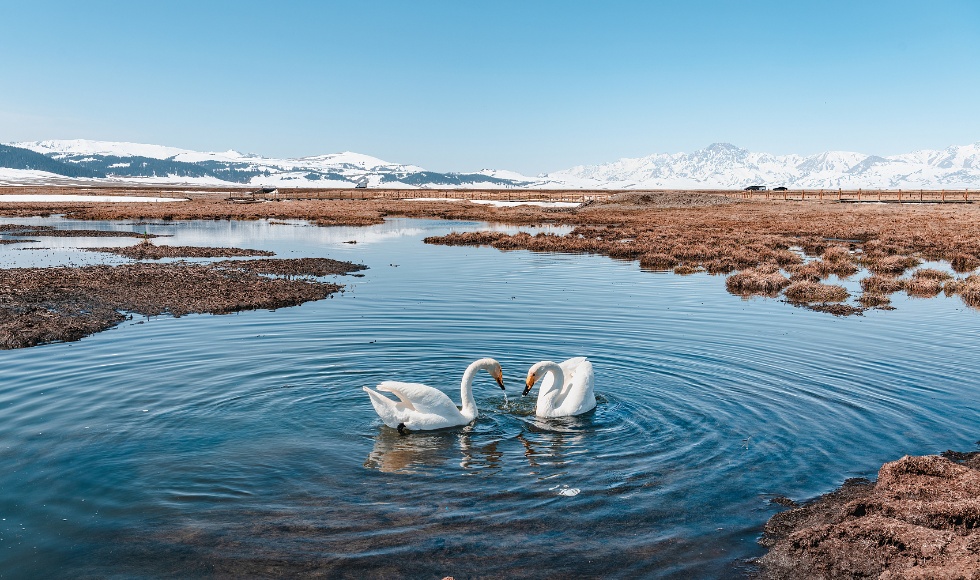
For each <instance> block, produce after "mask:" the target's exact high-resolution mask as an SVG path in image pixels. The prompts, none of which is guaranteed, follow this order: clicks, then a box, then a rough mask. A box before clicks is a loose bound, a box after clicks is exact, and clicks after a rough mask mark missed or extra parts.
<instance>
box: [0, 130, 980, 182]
mask: <svg viewBox="0 0 980 580" xmlns="http://www.w3.org/2000/svg"><path fill="white" fill-rule="evenodd" d="M8 145H9V146H8V147H7V148H6V149H0V166H6V167H11V168H18V167H20V168H22V169H24V170H27V169H30V170H35V171H36V170H38V169H43V170H44V171H48V172H52V173H54V174H57V175H60V176H63V177H62V178H60V179H59V180H58V182H59V183H61V182H63V181H64V178H67V177H71V178H75V179H83V178H84V179H86V180H87V181H92V180H94V181H100V182H104V181H108V182H122V183H145V184H175V185H176V184H195V185H214V186H222V185H223V186H230V185H237V186H243V185H244V186H249V187H251V186H260V185H261V186H270V185H271V186H277V187H353V186H354V185H355V184H357V183H358V181H361V180H364V179H366V180H367V182H368V186H369V187H384V188H535V189H562V188H567V189H683V188H691V189H730V188H743V187H746V186H748V185H767V186H770V187H773V186H779V185H782V186H786V187H789V188H794V189H795V188H810V189H817V188H824V189H832V188H833V189H836V188H838V187H840V188H844V189H857V188H868V189H873V188H888V189H919V188H936V189H939V188H945V189H962V188H980V142H977V143H973V144H970V145H962V146H954V147H948V148H946V149H943V150H941V151H932V150H921V151H914V152H911V153H905V154H902V155H894V156H890V157H879V156H875V155H868V154H864V153H854V152H846V151H829V152H825V153H819V154H816V155H810V156H802V155H793V154H791V155H772V154H769V153H754V152H750V151H747V150H745V149H741V148H739V147H736V146H734V145H730V144H728V143H715V144H712V145H710V146H708V147H705V148H704V149H700V150H697V151H694V152H693V153H656V154H653V155H649V156H646V157H639V158H624V159H620V160H618V161H613V162H610V163H604V164H599V165H582V166H577V167H572V168H570V169H566V170H562V171H556V172H553V173H546V174H541V175H538V176H536V177H529V176H525V175H521V174H520V173H516V172H513V171H507V170H498V169H482V170H480V171H476V172H472V173H439V172H433V171H427V170H425V169H423V168H421V167H418V166H415V165H404V164H399V163H391V162H388V161H384V160H381V159H378V158H376V157H371V156H369V155H363V154H360V153H352V152H343V153H332V154H327V155H316V156H310V157H301V158H297V159H285V158H284V159H277V158H267V157H262V156H260V155H254V154H247V153H239V152H238V151H233V150H229V151H224V152H199V151H191V150H187V149H178V148H175V147H165V146H160V145H145V144H140V143H119V142H109V141H89V140H85V139H74V140H54V141H35V142H23V143H11V144H8ZM18 148H19V149H18ZM25 150H28V151H25ZM18 151H19V153H18ZM4 152H6V153H4ZM29 152H34V153H35V154H38V153H39V154H42V155H43V156H45V157H46V158H48V159H50V160H52V162H53V163H51V164H50V166H49V167H48V166H46V167H43V168H42V167H40V166H39V164H38V163H37V162H36V160H35V162H34V163H32V164H29V165H24V162H23V159H25V158H27V157H26V154H27V153H29ZM5 155H6V157H4V156H5ZM15 157H16V159H15ZM5 158H6V159H7V162H6V163H5V162H4V160H5ZM11 160H13V161H11ZM102 176H104V177H102ZM26 177H27V176H26V174H25V178H26ZM38 179H41V177H39V176H38V175H37V174H36V173H35V174H32V175H31V176H30V179H29V181H31V182H33V183H36V182H37V180H38ZM11 180H13V181H16V177H15V176H12V174H9V172H8V174H5V179H4V181H5V182H7V183H10V182H11Z"/></svg>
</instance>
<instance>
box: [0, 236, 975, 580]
mask: <svg viewBox="0 0 980 580" xmlns="http://www.w3.org/2000/svg"><path fill="white" fill-rule="evenodd" d="M3 221H4V222H5V223H12V222H18V221H19V222H21V223H33V224H51V225H56V226H57V227H69V226H73V227H79V228H86V229H91V228H96V227H98V228H104V229H129V230H134V231H138V232H143V231H144V229H145V230H146V231H148V232H149V233H159V234H169V235H172V236H173V237H171V238H162V239H159V240H157V243H172V244H179V245H214V246H238V247H248V248H259V249H269V250H273V251H275V252H277V254H278V255H279V256H280V257H302V256H325V257H331V258H336V259H343V260H351V261H355V262H360V263H364V264H366V265H368V266H369V267H370V269H368V270H366V271H364V272H363V274H364V276H363V277H338V278H337V281H339V282H341V283H344V284H346V286H347V287H346V291H345V292H344V293H343V294H338V295H336V296H335V297H334V298H332V299H326V300H322V301H319V302H313V303H307V304H304V305H301V306H297V307H293V308H284V309H280V310H277V311H274V312H269V311H254V312H243V313H239V314H234V315H225V316H210V315H201V316H186V317H182V318H177V319H175V318H170V317H156V318H150V319H146V318H140V317H136V318H134V319H133V320H131V321H129V322H127V323H124V324H123V325H121V326H119V327H117V328H115V329H112V330H109V331H107V332H103V333H100V334H96V335H94V336H91V337H88V338H85V339H83V340H81V341H79V342H75V343H66V344H51V345H46V346H41V347H35V348H31V349H26V350H16V351H0V367H2V368H3V371H2V374H0V519H2V521H0V577H2V578H18V577H38V578H40V577H65V576H71V577H108V578H114V577H119V578H128V577H134V576H138V577H163V576H166V577H201V576H236V577H241V576H275V575H287V576H293V575H299V576H302V575H325V576H328V577H351V578H361V577H382V576H383V577H388V578H400V577H407V578H428V577H432V578H441V577H443V576H447V575H452V576H455V577H456V578H457V579H460V578H467V577H499V576H517V575H524V574H527V575H533V577H536V578H549V577H556V578H557V577H571V576H578V577H606V578H615V577H655V578H695V577H699V578H717V577H740V576H743V575H744V574H745V573H746V570H748V569H749V566H748V564H747V563H746V562H747V560H749V559H751V558H753V557H758V556H760V555H762V553H763V550H762V548H760V547H759V545H758V544H757V539H758V537H759V535H760V533H761V529H762V525H763V524H764V523H765V521H766V520H767V519H768V518H769V517H770V516H771V515H772V514H774V513H776V512H777V511H779V510H781V509H783V508H781V507H779V506H778V505H774V504H771V503H770V500H771V499H772V498H773V497H774V496H775V495H785V496H788V497H790V498H793V499H796V500H803V499H807V498H811V497H813V496H815V495H817V494H820V493H824V492H827V491H830V490H831V489H833V488H835V487H836V486H838V485H840V484H841V483H842V482H843V480H844V479H845V478H848V477H873V476H874V475H875V473H876V470H877V469H878V467H879V466H880V465H881V464H882V463H883V462H885V461H890V460H894V459H897V458H898V457H900V456H902V455H903V454H924V453H936V452H939V451H942V450H945V449H947V448H952V449H959V450H969V449H972V448H974V446H975V442H976V440H977V439H978V438H980V433H978V424H977V416H978V404H977V394H978V390H980V389H978V384H977V379H976V377H977V376H978V375H980V357H977V356H976V355H975V353H976V352H977V349H978V347H980V333H978V332H976V328H977V325H978V322H980V314H978V313H977V312H976V311H973V310H970V309H969V308H966V307H965V306H963V304H962V303H961V302H960V301H959V299H956V298H952V299H950V298H944V297H939V298H934V299H928V300H913V299H904V298H901V297H900V295H896V296H895V297H894V298H895V300H894V304H895V306H897V310H894V311H890V312H882V311H871V312H868V313H867V314H866V315H864V316H855V317H849V318H837V317H833V316H830V315H828V314H821V313H815V312H811V311H807V310H804V309H799V308H794V307H792V306H789V305H787V304H785V303H782V302H779V301H776V300H767V299H754V300H748V301H746V300H741V299H739V298H737V297H734V296H731V295H729V294H727V293H726V292H725V288H724V277H721V276H708V275H705V274H697V275H693V276H676V275H673V274H664V273H651V272H643V271H641V270H640V269H639V267H638V266H637V264H636V263H635V262H622V261H614V260H610V259H608V258H604V257H598V256H583V255H563V254H534V253H530V252H524V251H518V252H500V251H498V250H495V249H492V248H466V247H443V246H430V245H425V244H423V243H422V238H424V237H425V236H428V235H439V234H443V233H447V232H449V231H465V230H479V229H486V228H487V227H488V226H487V225H486V224H479V223H472V222H440V221H423V220H401V219H399V220H390V221H388V222H387V223H385V224H383V225H379V226H373V227H367V228H318V227H312V226H308V225H306V224H303V223H300V222H291V223H288V224H277V223H270V222H266V221H259V222H204V221H200V222H174V223H158V224H150V225H147V226H143V225H138V226H137V225H133V224H125V223H96V224H93V223H91V222H74V223H73V222H68V221H64V220H60V219H57V218H50V219H33V220H13V219H7V220H3ZM501 229H504V230H506V231H516V229H517V228H501ZM348 241H357V243H356V244H348V243H345V242H348ZM133 242H134V240H121V239H118V238H91V239H70V238H42V239H40V241H39V242H35V243H31V244H14V245H6V246H0V267H11V266H24V265H29V264H56V263H74V264H84V263H92V262H107V263H123V262H125V260H124V259H122V258H119V257H107V256H105V255H99V254H92V253H88V252H81V251H78V250H76V249H74V248H76V247H78V246H86V245H87V246H103V245H125V244H129V243H133ZM25 247H35V248H36V247H43V248H47V249H43V250H37V249H35V250H25V249H23V248H25ZM582 355H584V356H588V357H589V358H590V359H591V360H592V361H593V364H594V365H595V374H596V392H597V394H598V398H599V404H598V407H597V408H596V410H595V411H594V412H592V413H589V414H587V415H584V416H581V417H576V418H569V419H562V420H541V419H536V418H535V417H534V416H533V409H534V405H533V399H532V397H525V398H522V397H521V396H520V392H521V390H522V387H523V379H524V376H525V373H526V371H527V369H528V367H529V366H531V365H532V364H533V363H535V362H537V361H539V360H544V359H551V360H555V361H560V360H563V359H565V358H568V357H572V356H582ZM484 356H492V357H495V358H496V359H498V360H499V361H500V363H501V365H502V366H503V369H504V380H505V383H506V385H507V399H505V398H504V396H503V393H502V392H501V391H500V389H499V388H497V387H496V385H495V384H494V383H493V381H492V379H491V378H490V377H489V375H487V374H485V373H484V374H481V375H480V376H478V378H477V381H476V383H475V386H474V393H475V395H476V400H477V403H478V405H479V407H480V410H481V411H480V417H479V418H478V419H477V421H476V422H475V423H474V424H472V425H470V426H468V427H464V428H458V429H449V430H444V431H439V432H429V433H413V434H410V435H408V436H399V435H398V433H397V432H396V431H394V430H392V429H389V428H387V427H384V426H383V425H382V424H381V422H380V420H379V419H378V417H377V416H376V415H375V413H374V410H373V409H372V407H371V404H370V402H369V400H368V398H367V396H366V395H365V393H364V392H362V391H361V387H362V386H365V385H368V386H373V385H375V384H377V383H379V382H381V381H383V380H403V381H411V382H423V383H427V384H430V385H433V386H437V387H439V388H441V389H443V390H444V391H445V392H447V393H448V394H450V396H451V397H452V398H453V399H454V400H458V397H459V381H460V378H461V375H462V372H463V369H464V368H465V367H466V365H467V364H468V363H469V362H471V361H472V360H474V359H476V358H480V357H484ZM536 392H537V390H535V393H536Z"/></svg>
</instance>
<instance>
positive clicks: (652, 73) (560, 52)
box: [0, 0, 980, 174]
mask: <svg viewBox="0 0 980 580" xmlns="http://www.w3.org/2000/svg"><path fill="white" fill-rule="evenodd" d="M54 138H61V139H67V138H88V139H102V140H114V141H137V142H147V143H156V144H161V145H171V146H176V147H185V148H189V149H198V150H226V149H238V150H241V151H247V152H254V153H259V154H263V155H270V156H302V155H314V154H320V153H329V152H336V151H343V150H351V151H358V152H361V153H367V154H370V155H375V156H377V157H381V158H383V159H386V160H389V161H397V162H402V163H414V164H417V165H421V166H423V167H426V168H428V169H433V170H439V171H447V170H457V171H467V170H475V169H480V168H483V167H494V168H506V169H513V170H517V171H522V172H525V173H530V174H535V173H538V172H542V171H551V170H556V169H562V168H566V167H570V166H572V165H577V164H583V163H599V162H605V161H612V160H615V159H617V158H619V157H624V156H630V157H635V156H642V155H646V154H650V153H655V152H677V151H687V152H690V151H693V150H695V149H698V148H701V147H704V146H706V145H708V144H710V143H712V142H716V141H726V142H730V143H734V144H736V145H739V146H741V147H745V148H748V149H751V150H755V151H769V152H772V153H791V152H796V153H803V154H809V153H815V152H819V151H823V150H828V149H841V150H852V151H861V152H865V153H874V154H879V155H889V154H894V153H901V152H905V151H910V150H913V149H919V148H942V147H945V146H948V145H953V144H964V143H971V142H975V141H978V140H980V1H977V0H931V1H926V0H918V1H903V0H888V1H876V0H865V1H834V0H821V1H788V0H779V1H752V0H730V1H724V0H713V1H709V0H703V1H698V0H684V1H662V2H656V1H653V0H649V1H641V0H636V1H629V2H627V1H616V0H604V1H595V2H584V1H574V0H560V1H559V0H556V1H533V0H523V1H504V0H493V1H486V2H476V1H461V0H455V1H424V0H413V1H408V0H403V1H381V0H379V1H371V0H358V1H344V2H329V1H309V2H305V1H304V2H301V1H293V2H289V1H281V2H271V1H270V2H256V1H243V0H237V1H234V2H231V1H228V2H225V1H207V0H196V1H192V2H187V1H179V0H178V1H167V2H141V1H140V2H122V1H119V2H104V1H101V2H100V1H94V2H74V1H71V2H69V1H45V0H36V1H30V2H26V1H23V0H0V142H8V141H19V140H39V139H54Z"/></svg>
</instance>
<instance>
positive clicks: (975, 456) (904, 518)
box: [759, 451, 980, 579]
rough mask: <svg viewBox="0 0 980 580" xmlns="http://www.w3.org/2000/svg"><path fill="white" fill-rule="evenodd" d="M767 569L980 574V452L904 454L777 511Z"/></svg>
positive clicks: (829, 574)
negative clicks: (872, 477)
mask: <svg viewBox="0 0 980 580" xmlns="http://www.w3.org/2000/svg"><path fill="white" fill-rule="evenodd" d="M761 543H762V544H763V545H765V546H767V547H769V548H770V550H769V553H768V554H767V555H766V556H764V557H763V558H762V559H761V560H760V561H759V566H760V571H761V577H763V578H768V579H797V578H798V579H813V578H841V579H843V578H882V579H888V578H922V579H925V578H964V579H966V578H980V453H956V452H951V451H947V452H946V453H944V454H943V456H937V455H931V456H925V457H911V456H906V457H903V458H901V459H899V460H898V461H893V462H891V463H886V464H885V465H883V466H882V468H881V470H880V471H879V472H878V481H877V482H875V483H872V482H869V481H867V480H849V481H848V482H846V483H845V484H844V486H843V487H841V488H840V489H839V490H837V491H835V492H833V493H830V494H827V495H825V496H822V497H820V498H818V499H817V500H815V501H813V502H811V503H808V504H806V505H804V506H802V507H797V508H795V509H792V510H790V511H786V512H783V513H780V514H776V515H775V516H773V517H772V518H771V519H770V520H769V522H768V523H767V524H766V527H765V535H764V536H763V539H762V540H761Z"/></svg>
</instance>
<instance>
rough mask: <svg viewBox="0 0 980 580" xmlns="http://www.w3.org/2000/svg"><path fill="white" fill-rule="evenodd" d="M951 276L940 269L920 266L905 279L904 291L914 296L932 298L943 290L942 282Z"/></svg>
mask: <svg viewBox="0 0 980 580" xmlns="http://www.w3.org/2000/svg"><path fill="white" fill-rule="evenodd" d="M952 277H953V276H951V275H950V274H949V273H947V272H943V271H942V270H936V269H933V268H922V269H920V270H916V271H915V272H913V273H912V277H911V278H910V279H908V280H906V281H905V292H906V293H907V294H908V295H909V296H914V297H916V298H932V297H933V296H936V295H938V294H939V293H940V292H942V291H943V283H944V282H946V281H947V280H950V279H951V278H952Z"/></svg>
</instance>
